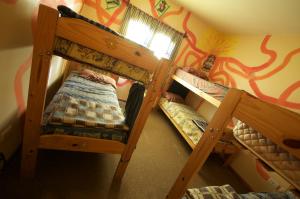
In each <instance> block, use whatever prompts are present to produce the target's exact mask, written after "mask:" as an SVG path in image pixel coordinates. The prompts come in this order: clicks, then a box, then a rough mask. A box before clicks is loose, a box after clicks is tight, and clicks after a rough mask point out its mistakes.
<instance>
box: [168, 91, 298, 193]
mask: <svg viewBox="0 0 300 199" xmlns="http://www.w3.org/2000/svg"><path fill="white" fill-rule="evenodd" d="M233 117H235V118H237V119H239V120H241V121H243V122H245V123H246V124H248V125H249V126H251V127H252V128H254V129H255V130H257V131H259V132H260V133H262V134H263V135H264V136H265V137H267V138H269V139H270V140H272V141H273V142H274V143H276V144H277V145H279V146H280V147H281V148H283V149H285V150H286V151H288V152H289V153H291V154H292V155H294V156H295V157H297V158H300V115H299V114H297V113H294V112H292V111H289V110H286V109H284V108H281V107H278V106H276V105H273V104H269V103H267V102H264V101H261V100H259V99H257V98H255V97H254V96H252V95H250V94H248V93H247V92H245V91H241V90H237V89H230V90H229V91H228V93H227V95H226V96H225V98H224V100H223V101H222V103H221V105H220V106H219V108H218V110H217V111H216V113H215V115H214V117H213V118H212V120H211V122H210V123H209V125H208V127H207V129H206V131H205V133H204V134H203V136H202V137H201V139H200V141H199V143H198V144H197V145H196V147H195V149H194V150H193V152H192V154H191V155H190V157H189V159H188V161H187V163H186V164H185V166H184V167H183V169H182V170H181V172H180V174H179V176H178V177H177V179H176V181H175V183H174V184H173V186H172V187H171V189H170V191H169V193H168V195H167V197H166V198H169V199H179V198H181V197H182V196H183V194H184V192H185V190H186V187H187V184H188V182H189V181H190V179H191V178H192V176H193V174H195V173H196V172H197V171H198V170H200V169H201V168H202V166H203V164H204V163H205V161H206V159H207V158H208V156H209V154H210V153H211V152H212V150H213V148H214V147H215V145H216V144H217V142H218V140H219V139H220V137H221V136H222V134H223V129H224V128H225V127H226V126H227V124H228V122H229V121H230V120H231V118H233Z"/></svg>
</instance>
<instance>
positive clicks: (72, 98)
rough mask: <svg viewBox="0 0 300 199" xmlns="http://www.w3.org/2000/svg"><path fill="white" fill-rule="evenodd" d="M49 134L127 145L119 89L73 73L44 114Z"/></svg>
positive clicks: (126, 128)
mask: <svg viewBox="0 0 300 199" xmlns="http://www.w3.org/2000/svg"><path fill="white" fill-rule="evenodd" d="M43 126H44V127H43V129H44V131H45V133H58V134H67V135H77V136H86V137H95V138H103V139H112V140H118V141H121V142H126V139H127V131H128V127H127V125H125V118H124V115H123V112H122V110H121V108H120V106H119V102H118V98H117V95H116V91H115V88H114V87H113V86H112V85H109V84H101V83H96V82H93V81H90V80H87V79H84V78H82V77H81V76H79V74H77V73H74V72H73V73H71V74H70V76H69V77H68V78H67V79H66V81H65V82H64V83H63V85H62V87H61V88H60V89H59V90H58V92H57V93H56V95H55V96H54V98H53V99H52V101H51V102H50V104H49V105H48V107H47V108H46V111H45V113H44V120H43Z"/></svg>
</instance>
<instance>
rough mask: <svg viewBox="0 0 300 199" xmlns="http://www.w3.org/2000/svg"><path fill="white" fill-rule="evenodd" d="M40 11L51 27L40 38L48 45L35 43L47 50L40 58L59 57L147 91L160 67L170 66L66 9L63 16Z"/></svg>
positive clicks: (61, 8)
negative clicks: (103, 71) (44, 38)
mask: <svg viewBox="0 0 300 199" xmlns="http://www.w3.org/2000/svg"><path fill="white" fill-rule="evenodd" d="M40 9H42V10H44V11H43V12H39V19H40V21H42V18H47V20H46V21H47V24H46V25H45V24H43V26H44V28H43V29H39V31H41V32H40V34H38V35H39V36H40V37H46V38H48V39H47V41H45V42H44V43H41V42H39V39H36V40H35V41H34V46H35V47H36V48H35V49H38V48H39V49H40V48H41V49H44V51H42V52H35V50H34V53H38V55H40V56H44V55H46V56H49V55H58V56H60V57H63V58H65V59H67V60H72V61H76V62H80V63H84V64H88V65H91V66H93V67H97V68H100V69H102V70H106V71H109V72H112V73H114V74H117V75H119V76H122V77H125V78H128V79H132V80H135V81H139V82H141V83H143V84H144V85H145V86H146V87H148V85H149V84H150V82H151V81H152V80H153V78H154V73H155V72H157V71H158V69H159V66H160V65H162V64H163V63H167V61H166V60H164V59H162V60H158V59H157V58H156V57H155V56H154V54H153V52H152V51H150V50H149V49H147V48H145V47H143V46H141V45H139V44H137V43H135V42H132V41H130V40H128V39H125V38H123V37H122V36H120V35H118V34H117V33H116V32H114V31H112V30H110V29H109V28H107V27H104V26H103V25H101V24H98V23H97V22H94V21H91V20H89V19H87V18H85V17H83V16H81V15H78V14H76V13H74V12H73V11H72V10H70V9H69V10H68V8H66V7H62V6H61V7H58V9H59V10H60V13H59V12H58V10H55V9H52V8H49V7H47V6H44V5H40ZM66 13H67V14H66ZM38 23H39V22H38ZM39 25H40V24H38V26H39ZM42 45H43V46H42Z"/></svg>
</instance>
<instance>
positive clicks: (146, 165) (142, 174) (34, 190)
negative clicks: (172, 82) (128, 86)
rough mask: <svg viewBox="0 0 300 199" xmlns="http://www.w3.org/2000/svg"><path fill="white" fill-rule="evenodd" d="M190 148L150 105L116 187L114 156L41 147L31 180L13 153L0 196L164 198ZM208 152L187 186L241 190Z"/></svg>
mask: <svg viewBox="0 0 300 199" xmlns="http://www.w3.org/2000/svg"><path fill="white" fill-rule="evenodd" d="M190 152H191V149H190V148H189V147H188V145H187V144H186V143H185V141H184V140H183V139H182V138H181V137H180V136H179V134H178V133H177V132H176V129H175V128H174V127H173V126H172V124H171V123H170V122H169V121H168V119H167V118H166V117H165V116H164V115H163V113H162V112H161V111H159V110H158V111H157V110H154V111H153V112H152V113H151V115H150V117H149V119H148V121H147V123H146V126H145V128H144V131H143V134H142V136H141V138H140V141H139V143H138V146H137V149H136V151H135V153H134V154H133V157H132V159H131V161H130V163H129V166H128V169H127V171H126V174H125V176H124V178H123V181H122V184H121V185H120V186H117V185H114V186H111V181H112V177H113V174H114V171H115V168H116V165H117V163H118V160H119V156H118V155H109V154H91V153H77V152H76V153H74V152H62V151H42V152H40V154H39V160H38V163H39V164H38V169H37V173H36V178H35V179H34V180H27V181H24V180H20V179H19V176H18V170H19V168H18V167H19V161H18V160H19V158H14V160H13V161H11V162H10V163H9V166H8V168H6V170H5V171H4V172H3V173H2V174H1V175H0V198H43V199H67V198H68V199H69V198H72V199H73V198H74V199H77V198H78V199H81V198H104V199H105V198H108V199H117V198H119V199H136V198H138V199H144V198H145V199H160V198H162V199H163V198H165V196H166V194H167V193H168V191H169V189H170V187H171V186H172V183H173V182H174V181H175V179H176V177H177V175H178V174H179V172H180V170H181V168H182V167H183V165H184V163H185V161H186V160H187V158H188V155H189V154H190ZM222 163H223V162H222V160H221V159H220V158H219V157H218V156H216V155H212V156H211V157H210V158H209V159H208V161H207V162H206V164H205V166H204V168H203V169H202V170H201V171H200V172H199V173H198V174H196V175H195V176H194V178H193V179H192V182H191V183H190V185H189V186H190V187H201V186H207V185H223V184H231V185H232V186H233V187H234V188H235V189H236V191H238V192H239V193H245V192H247V191H248V190H247V188H246V187H245V186H243V183H242V182H241V181H240V179H239V178H238V177H237V176H236V175H235V174H234V173H233V172H232V171H231V170H230V169H229V168H226V167H222Z"/></svg>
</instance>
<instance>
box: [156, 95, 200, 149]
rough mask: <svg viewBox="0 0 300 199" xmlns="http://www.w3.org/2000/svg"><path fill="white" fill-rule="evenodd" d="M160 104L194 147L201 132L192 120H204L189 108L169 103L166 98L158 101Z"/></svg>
mask: <svg viewBox="0 0 300 199" xmlns="http://www.w3.org/2000/svg"><path fill="white" fill-rule="evenodd" d="M160 104H161V105H162V107H163V108H164V109H165V110H166V111H167V112H168V114H169V116H170V117H171V118H172V119H173V120H174V121H175V122H176V124H177V125H178V126H180V128H181V130H182V131H183V132H184V133H185V134H186V135H187V136H188V137H189V138H190V139H191V140H192V142H193V143H194V144H195V145H196V144H197V143H198V142H199V140H200V138H201V136H202V131H201V130H200V129H199V128H198V127H197V126H196V125H195V124H194V123H193V121H192V120H204V119H203V118H202V117H201V116H200V115H199V114H198V113H196V112H195V111H194V110H193V109H192V108H191V107H189V106H187V105H185V104H180V103H176V102H169V101H168V100H167V99H166V98H161V99H160Z"/></svg>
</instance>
